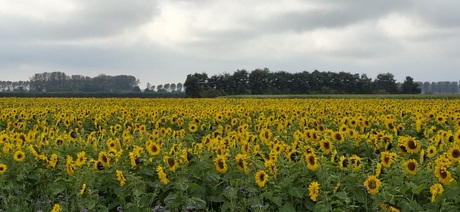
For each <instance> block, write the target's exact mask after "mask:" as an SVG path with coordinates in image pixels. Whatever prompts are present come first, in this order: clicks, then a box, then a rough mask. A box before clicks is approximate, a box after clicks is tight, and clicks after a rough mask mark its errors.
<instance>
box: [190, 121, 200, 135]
mask: <svg viewBox="0 0 460 212" xmlns="http://www.w3.org/2000/svg"><path fill="white" fill-rule="evenodd" d="M188 131H189V132H191V133H196V132H197V131H198V125H197V124H196V123H193V122H190V123H189V124H188Z"/></svg>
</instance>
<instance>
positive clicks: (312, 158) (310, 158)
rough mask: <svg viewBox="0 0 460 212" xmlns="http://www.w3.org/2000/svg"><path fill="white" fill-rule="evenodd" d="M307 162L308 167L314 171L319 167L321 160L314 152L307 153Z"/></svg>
mask: <svg viewBox="0 0 460 212" xmlns="http://www.w3.org/2000/svg"><path fill="white" fill-rule="evenodd" d="M305 162H306V163H307V168H308V169H310V170H312V171H316V170H317V169H318V168H319V161H318V158H316V155H315V154H314V153H310V154H306V155H305Z"/></svg>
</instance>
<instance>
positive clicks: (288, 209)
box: [279, 202, 296, 212]
mask: <svg viewBox="0 0 460 212" xmlns="http://www.w3.org/2000/svg"><path fill="white" fill-rule="evenodd" d="M279 211H280V212H292V211H296V210H295V208H294V206H293V205H292V204H291V203H290V202H288V203H286V204H284V205H283V207H281V208H280V210H279Z"/></svg>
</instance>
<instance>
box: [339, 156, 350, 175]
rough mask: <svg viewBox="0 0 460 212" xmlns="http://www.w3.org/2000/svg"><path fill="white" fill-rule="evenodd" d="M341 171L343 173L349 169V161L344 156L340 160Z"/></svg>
mask: <svg viewBox="0 0 460 212" xmlns="http://www.w3.org/2000/svg"><path fill="white" fill-rule="evenodd" d="M339 169H340V170H342V171H345V170H347V169H348V159H347V158H346V157H345V156H344V155H342V156H340V158H339Z"/></svg>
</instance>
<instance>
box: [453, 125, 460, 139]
mask: <svg viewBox="0 0 460 212" xmlns="http://www.w3.org/2000/svg"><path fill="white" fill-rule="evenodd" d="M458 123H459V124H460V120H458ZM459 128H460V126H459ZM454 142H455V143H457V144H459V143H460V129H459V130H457V132H455V135H454Z"/></svg>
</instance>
